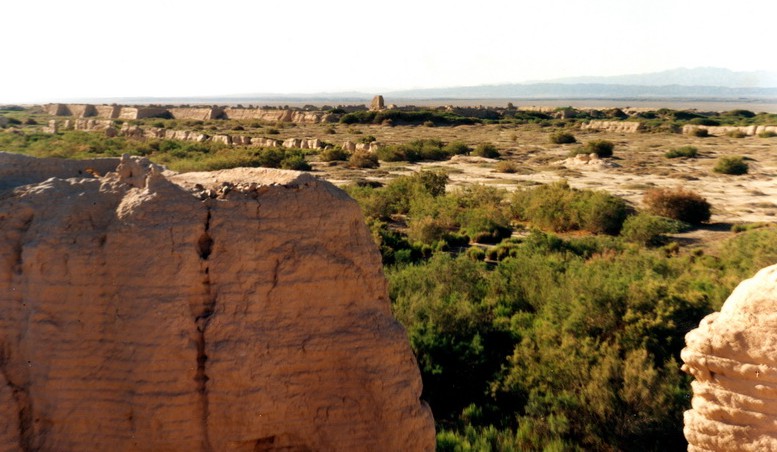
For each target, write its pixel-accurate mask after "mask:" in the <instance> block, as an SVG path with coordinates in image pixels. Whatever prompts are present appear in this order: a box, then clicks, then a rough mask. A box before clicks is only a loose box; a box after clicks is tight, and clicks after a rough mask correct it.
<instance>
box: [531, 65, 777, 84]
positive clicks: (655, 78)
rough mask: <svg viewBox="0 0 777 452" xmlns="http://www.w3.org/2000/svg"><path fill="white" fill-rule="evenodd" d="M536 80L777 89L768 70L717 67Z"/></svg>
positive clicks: (567, 82) (776, 77) (773, 77)
mask: <svg viewBox="0 0 777 452" xmlns="http://www.w3.org/2000/svg"><path fill="white" fill-rule="evenodd" d="M526 83H528V84H533V83H561V84H565V85H567V84H604V85H640V86H668V85H683V86H719V87H726V88H777V73H774V72H766V71H755V72H734V71H732V70H729V69H722V68H716V67H699V68H693V69H688V68H678V69H670V70H668V71H661V72H652V73H649V74H631V75H616V76H611V77H569V78H561V79H555V80H541V81H534V82H526Z"/></svg>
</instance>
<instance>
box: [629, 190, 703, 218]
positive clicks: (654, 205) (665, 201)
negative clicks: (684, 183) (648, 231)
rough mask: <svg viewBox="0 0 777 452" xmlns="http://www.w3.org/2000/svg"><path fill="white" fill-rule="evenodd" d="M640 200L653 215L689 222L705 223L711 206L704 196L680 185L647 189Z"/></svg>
mask: <svg viewBox="0 0 777 452" xmlns="http://www.w3.org/2000/svg"><path fill="white" fill-rule="evenodd" d="M642 201H643V202H644V203H645V205H646V206H647V207H648V210H649V211H650V212H651V213H653V214H655V215H659V216H662V217H667V218H672V219H674V220H679V221H683V222H686V223H690V224H700V223H705V222H707V221H709V219H710V216H711V212H710V209H711V206H710V203H709V202H707V200H706V199H705V198H703V197H702V196H701V195H699V194H698V193H696V192H694V191H690V190H685V189H683V188H681V187H677V188H675V189H673V190H672V189H667V188H656V189H652V190H648V191H647V192H646V193H645V196H644V198H643V200H642Z"/></svg>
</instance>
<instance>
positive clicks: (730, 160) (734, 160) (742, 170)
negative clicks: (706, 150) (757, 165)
mask: <svg viewBox="0 0 777 452" xmlns="http://www.w3.org/2000/svg"><path fill="white" fill-rule="evenodd" d="M748 170H749V167H748V165H747V162H745V159H744V157H742V156H738V155H727V156H723V157H721V158H719V159H718V161H717V163H716V164H715V167H713V168H712V171H714V172H716V173H720V174H731V175H734V176H739V175H741V174H747V171H748Z"/></svg>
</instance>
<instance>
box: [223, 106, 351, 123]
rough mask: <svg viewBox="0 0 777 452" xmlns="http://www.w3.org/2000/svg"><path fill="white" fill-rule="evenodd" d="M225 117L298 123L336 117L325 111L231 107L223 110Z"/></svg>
mask: <svg viewBox="0 0 777 452" xmlns="http://www.w3.org/2000/svg"><path fill="white" fill-rule="evenodd" d="M223 116H224V118H226V119H242V120H246V119H255V120H259V121H266V122H293V123H298V124H319V123H322V122H332V121H335V120H336V119H337V118H336V116H335V115H333V114H331V113H329V112H325V111H302V110H284V109H272V108H231V107H227V108H225V109H224V111H223Z"/></svg>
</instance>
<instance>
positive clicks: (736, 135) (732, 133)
mask: <svg viewBox="0 0 777 452" xmlns="http://www.w3.org/2000/svg"><path fill="white" fill-rule="evenodd" d="M726 135H728V136H729V137H731V138H745V137H746V136H747V134H746V133H745V132H742V131H741V130H739V129H737V130H732V131H730V132H729V133H727V134H726Z"/></svg>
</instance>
